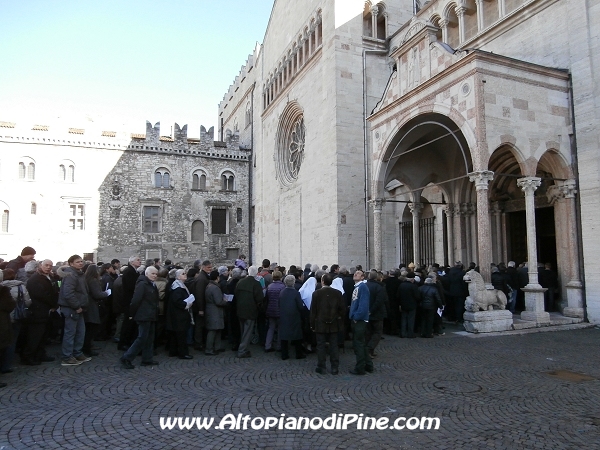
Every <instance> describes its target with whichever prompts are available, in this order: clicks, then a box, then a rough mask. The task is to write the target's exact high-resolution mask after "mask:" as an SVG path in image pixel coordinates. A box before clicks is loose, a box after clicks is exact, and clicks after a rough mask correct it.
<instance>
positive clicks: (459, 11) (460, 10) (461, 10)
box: [454, 5, 467, 17]
mask: <svg viewBox="0 0 600 450" xmlns="http://www.w3.org/2000/svg"><path fill="white" fill-rule="evenodd" d="M454 11H455V12H456V16H457V17H462V16H464V15H465V12H467V8H465V7H464V6H462V5H459V6H457V7H456V8H454Z"/></svg>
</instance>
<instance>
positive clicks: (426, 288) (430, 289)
mask: <svg viewBox="0 0 600 450" xmlns="http://www.w3.org/2000/svg"><path fill="white" fill-rule="evenodd" d="M419 291H421V295H422V297H423V298H422V299H421V308H423V309H438V308H441V307H442V306H443V304H442V299H441V298H440V293H439V290H438V288H437V286H436V285H435V284H434V283H426V284H424V285H423V286H421V287H420V288H419Z"/></svg>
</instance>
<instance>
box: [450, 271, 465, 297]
mask: <svg viewBox="0 0 600 450" xmlns="http://www.w3.org/2000/svg"><path fill="white" fill-rule="evenodd" d="M465 274H466V272H465V271H464V270H462V269H461V268H460V267H456V266H455V267H453V268H452V269H450V270H449V271H448V274H447V275H446V277H447V278H448V284H449V287H448V288H449V291H450V295H452V296H453V297H462V298H464V297H466V296H467V295H469V288H468V287H467V283H466V281H465V280H463V277H464V276H465Z"/></svg>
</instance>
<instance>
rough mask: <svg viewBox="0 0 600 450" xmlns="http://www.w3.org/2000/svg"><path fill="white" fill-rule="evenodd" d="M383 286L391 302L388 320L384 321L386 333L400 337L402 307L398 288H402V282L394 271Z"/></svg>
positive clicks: (384, 281)
mask: <svg viewBox="0 0 600 450" xmlns="http://www.w3.org/2000/svg"><path fill="white" fill-rule="evenodd" d="M383 284H384V286H385V291H386V293H387V296H388V301H389V305H390V307H389V311H388V318H387V320H384V331H385V332H387V333H389V334H392V335H398V334H399V332H398V330H399V328H398V325H399V321H400V314H399V309H398V307H399V306H400V304H399V303H398V297H397V294H398V288H399V287H400V280H399V279H398V272H397V271H394V272H391V273H390V275H389V276H388V277H387V278H385V279H384V280H383ZM386 322H387V326H386Z"/></svg>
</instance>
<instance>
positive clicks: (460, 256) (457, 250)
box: [450, 203, 465, 267]
mask: <svg viewBox="0 0 600 450" xmlns="http://www.w3.org/2000/svg"><path fill="white" fill-rule="evenodd" d="M461 217H462V216H461V213H460V204H458V203H457V204H456V205H455V207H454V261H452V262H451V263H450V267H452V265H453V264H454V262H456V261H461V262H462V263H463V264H464V262H465V256H464V249H463V247H464V245H463V229H462V222H461Z"/></svg>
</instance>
